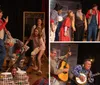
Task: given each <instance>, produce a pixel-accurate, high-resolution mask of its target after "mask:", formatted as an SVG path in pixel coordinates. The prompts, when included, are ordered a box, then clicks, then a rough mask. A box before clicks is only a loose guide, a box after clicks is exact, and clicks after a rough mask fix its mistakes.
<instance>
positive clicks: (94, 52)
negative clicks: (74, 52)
mask: <svg viewBox="0 0 100 85" xmlns="http://www.w3.org/2000/svg"><path fill="white" fill-rule="evenodd" d="M86 58H93V59H94V63H93V64H92V68H91V70H92V72H93V73H96V72H100V43H81V44H79V48H78V64H82V63H83V60H84V59H86ZM99 84H100V76H97V77H95V85H99Z"/></svg>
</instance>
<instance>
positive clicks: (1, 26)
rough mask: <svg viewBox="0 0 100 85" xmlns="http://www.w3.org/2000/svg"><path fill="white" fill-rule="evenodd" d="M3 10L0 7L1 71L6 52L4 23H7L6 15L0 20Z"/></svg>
mask: <svg viewBox="0 0 100 85" xmlns="http://www.w3.org/2000/svg"><path fill="white" fill-rule="evenodd" d="M2 16H3V11H2V10H1V9H0V71H2V65H3V62H4V57H5V54H6V50H5V47H4V33H5V25H6V24H7V23H8V17H6V19H4V22H3V20H2Z"/></svg>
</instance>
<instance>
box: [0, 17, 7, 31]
mask: <svg viewBox="0 0 100 85" xmlns="http://www.w3.org/2000/svg"><path fill="white" fill-rule="evenodd" d="M5 25H6V22H3V21H2V20H1V19H0V31H1V30H2V29H4V28H5Z"/></svg>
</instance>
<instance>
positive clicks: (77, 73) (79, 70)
mask: <svg viewBox="0 0 100 85" xmlns="http://www.w3.org/2000/svg"><path fill="white" fill-rule="evenodd" d="M91 64H92V62H91V60H90V59H86V60H85V61H84V64H83V66H81V65H76V66H75V67H74V68H73V70H72V73H73V75H74V77H73V79H72V81H71V85H90V83H93V82H94V78H93V77H92V71H91V70H90V69H91ZM82 74H85V75H86V78H85V76H84V75H82ZM77 78H79V80H80V81H79V80H78V79H77ZM86 79H87V81H86ZM82 83H83V84H82Z"/></svg>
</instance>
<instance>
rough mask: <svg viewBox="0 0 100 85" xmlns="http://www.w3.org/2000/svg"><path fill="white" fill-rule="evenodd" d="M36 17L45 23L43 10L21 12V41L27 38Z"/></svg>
mask: <svg viewBox="0 0 100 85" xmlns="http://www.w3.org/2000/svg"><path fill="white" fill-rule="evenodd" d="M38 18H41V19H43V23H44V24H45V12H26V11H25V12H23V42H25V41H26V40H27V39H28V38H29V36H30V34H31V29H32V27H33V26H34V25H36V23H37V22H36V21H37V19H38Z"/></svg>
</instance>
